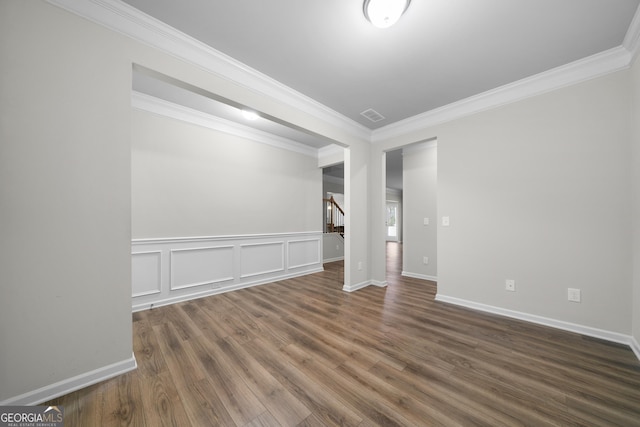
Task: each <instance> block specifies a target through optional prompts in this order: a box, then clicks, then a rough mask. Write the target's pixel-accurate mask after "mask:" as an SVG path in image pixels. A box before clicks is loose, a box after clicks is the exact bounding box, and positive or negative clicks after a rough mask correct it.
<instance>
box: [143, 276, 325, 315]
mask: <svg viewBox="0 0 640 427" xmlns="http://www.w3.org/2000/svg"><path fill="white" fill-rule="evenodd" d="M322 271H324V269H323V268H318V269H315V270H305V271H304V272H302V273H298V274H286V275H282V276H276V277H274V278H269V279H264V280H256V281H253V282H245V283H239V284H234V285H230V286H223V287H220V288H215V289H208V290H206V291H203V292H195V293H189V294H185V295H179V296H175V297H171V298H164V299H158V300H155V301H153V302H144V303H140V304H134V305H133V312H134V313H135V312H136V311H143V310H149V309H151V308H156V307H162V306H165V305H171V304H176V303H179V302H183V301H190V300H194V299H198V298H204V297H208V296H211V295H218V294H222V293H225V292H231V291H236V290H238V289H244V288H250V287H252V286H260V285H266V284H268V283H273V282H277V281H279V280H285V279H292V278H294V277H300V276H306V275H307V274H313V273H320V272H322Z"/></svg>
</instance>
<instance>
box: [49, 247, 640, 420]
mask: <svg viewBox="0 0 640 427" xmlns="http://www.w3.org/2000/svg"><path fill="white" fill-rule="evenodd" d="M401 248H402V247H401V245H399V244H395V243H389V244H388V250H387V269H388V283H389V285H388V287H386V288H377V287H369V288H365V289H362V290H360V291H357V292H354V293H346V292H343V291H342V290H341V289H342V275H343V266H342V263H341V262H338V263H331V264H326V265H325V271H324V272H323V273H318V274H314V275H309V276H305V277H301V278H295V279H290V280H284V281H281V282H276V283H273V284H268V285H263V286H258V287H254V288H250V289H244V290H240V291H235V292H231V293H227V294H222V295H216V296H212V297H207V298H202V299H198V300H193V301H189V302H185V303H180V304H175V305H172V306H167V307H160V308H156V309H153V310H149V311H143V312H139V313H135V314H134V315H133V331H134V351H135V355H136V358H137V361H138V369H137V370H136V371H134V372H131V373H128V374H125V375H122V376H120V377H118V378H114V379H112V380H110V381H105V382H103V383H100V384H97V385H94V386H91V387H88V388H85V389H83V390H79V391H77V392H74V393H71V394H68V395H66V396H63V397H60V398H58V399H55V400H53V401H51V402H48V403H47V404H52V405H53V404H55V405H64V407H65V426H121V425H127V426H129V425H131V426H164V425H168V426H214V425H221V426H247V427H248V426H255V427H258V426H326V425H329V426H333V425H341V426H361V427H368V426H380V425H385V426H386V425H389V426H393V425H400V426H432V425H433V426H519V425H527V426H547V425H549V426H558V425H560V426H578V425H579V426H640V363H639V362H638V360H637V359H636V358H635V356H634V354H633V353H632V351H631V350H630V349H629V348H628V347H626V346H622V345H616V344H612V343H608V342H604V341H600V340H597V339H592V338H588V337H583V336H580V335H577V334H572V333H568V332H563V331H558V330H555V329H551V328H546V327H542V326H536V325H532V324H528V323H525V322H520V321H515V320H510V319H505V318H501V317H498V316H493V315H488V314H483V313H478V312H474V311H472V310H467V309H463V308H459V307H455V306H451V305H447V304H444V303H438V302H435V301H434V297H435V291H436V284H435V283H433V282H428V281H423V280H417V279H410V278H404V277H401V276H400V271H401V268H400V262H401V259H402V254H401Z"/></svg>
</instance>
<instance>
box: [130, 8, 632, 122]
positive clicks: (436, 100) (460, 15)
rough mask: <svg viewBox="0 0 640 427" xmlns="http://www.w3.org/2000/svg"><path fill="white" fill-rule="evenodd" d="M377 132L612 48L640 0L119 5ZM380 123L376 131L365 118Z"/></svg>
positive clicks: (618, 43) (618, 41) (628, 23)
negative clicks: (380, 6)
mask: <svg viewBox="0 0 640 427" xmlns="http://www.w3.org/2000/svg"><path fill="white" fill-rule="evenodd" d="M124 1H125V2H126V3H128V4H130V5H131V6H134V7H135V8H137V9H139V10H140V11H142V12H145V13H146V14H148V15H151V16H153V17H154V18H156V19H158V20H160V21H163V22H164V23H166V24H169V25H170V26H172V27H174V28H176V29H178V30H180V31H182V32H184V33H186V34H188V35H190V36H192V37H194V38H196V39H198V40H200V41H202V42H204V43H206V44H208V45H210V46H211V47H213V48H214V49H216V50H218V51H220V52H222V53H224V54H226V55H229V56H231V57H233V58H234V59H236V60H238V61H240V62H242V63H244V64H246V65H248V66H249V67H252V68H254V69H256V70H258V71H259V72H261V73H263V74H265V75H267V76H269V77H271V78H273V79H275V80H277V81H279V82H280V83H282V84H284V85H286V86H288V87H290V88H292V89H295V90H296V91H298V92H300V93H302V94H304V95H306V96H307V97H310V98H312V99H314V100H316V101H318V102H320V103H322V104H324V105H325V106H327V107H329V108H331V109H333V110H335V111H337V112H339V113H341V114H342V115H344V116H346V117H348V118H350V119H352V120H354V121H356V122H358V123H360V124H362V125H364V126H366V127H367V128H369V129H371V130H373V129H377V128H380V127H383V126H386V125H389V124H391V123H394V122H397V121H400V120H403V119H406V118H409V117H412V116H415V115H417V114H420V113H423V112H426V111H430V110H433V109H436V108H438V107H442V106H444V105H448V104H451V103H453V102H456V101H459V100H462V99H465V98H468V97H470V96H473V95H476V94H479V93H482V92H485V91H488V90H491V89H494V88H496V87H500V86H503V85H505V84H508V83H511V82H514V81H517V80H520V79H523V78H526V77H529V76H532V75H536V74H538V73H541V72H544V71H547V70H550V69H552V68H555V67H558V66H561V65H565V64H567V63H570V62H572V61H576V60H579V59H582V58H585V57H587V56H590V55H593V54H596V53H599V52H603V51H606V50H608V49H611V48H614V47H617V46H620V45H621V44H622V42H623V40H624V38H625V34H626V32H627V30H628V28H629V26H630V23H631V20H632V18H633V16H634V14H635V12H636V10H637V9H638V4H639V2H640V0H482V1H480V0H414V1H413V2H411V4H410V6H409V8H408V9H407V11H406V13H405V15H404V16H403V17H402V18H401V19H400V21H399V22H398V23H397V24H396V25H395V26H393V27H391V28H387V29H378V28H375V27H373V26H372V25H371V24H370V23H369V22H368V21H366V19H365V18H364V15H363V13H362V1H361V0H306V1H302V0H270V1H256V0H233V1H222V0H181V1H179V2H178V1H173V0H124ZM367 109H374V110H375V111H377V112H378V113H380V114H381V115H382V116H384V117H385V118H384V119H383V120H381V121H378V122H375V123H374V122H372V121H370V120H369V119H367V118H365V117H364V116H363V115H361V113H362V112H363V111H365V110H367Z"/></svg>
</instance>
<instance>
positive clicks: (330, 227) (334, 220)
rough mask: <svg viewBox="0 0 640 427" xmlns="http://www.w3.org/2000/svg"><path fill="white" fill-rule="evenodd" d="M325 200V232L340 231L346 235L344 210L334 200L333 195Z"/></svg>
mask: <svg viewBox="0 0 640 427" xmlns="http://www.w3.org/2000/svg"><path fill="white" fill-rule="evenodd" d="M322 200H323V201H324V211H325V228H324V232H325V233H340V234H342V235H343V236H344V211H343V210H342V208H341V207H340V205H338V203H337V202H336V201H335V200H334V198H333V196H331V198H329V199H322Z"/></svg>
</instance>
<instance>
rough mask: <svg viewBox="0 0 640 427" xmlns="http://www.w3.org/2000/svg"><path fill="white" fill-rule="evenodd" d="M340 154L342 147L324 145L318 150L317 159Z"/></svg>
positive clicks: (342, 151)
mask: <svg viewBox="0 0 640 427" xmlns="http://www.w3.org/2000/svg"><path fill="white" fill-rule="evenodd" d="M340 154H344V147H341V146H339V145H337V144H330V145H325V146H324V147H321V148H318V157H321V158H323V157H328V156H333V155H340Z"/></svg>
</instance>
